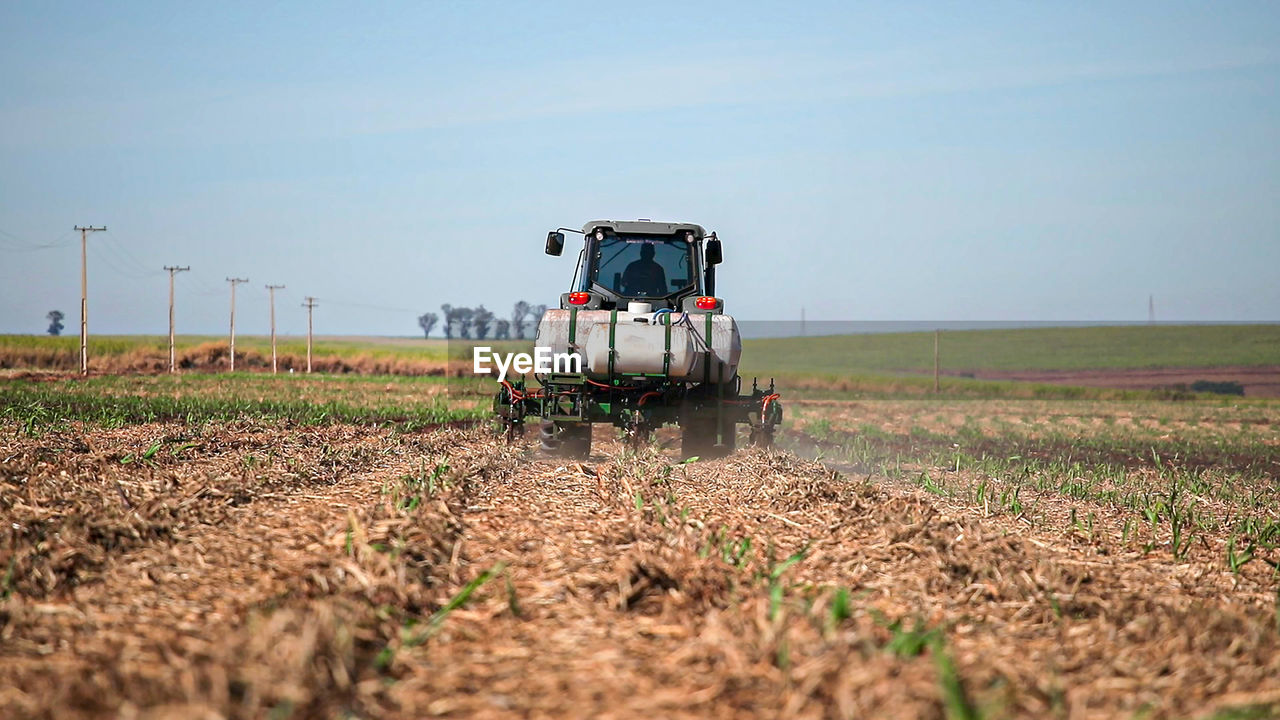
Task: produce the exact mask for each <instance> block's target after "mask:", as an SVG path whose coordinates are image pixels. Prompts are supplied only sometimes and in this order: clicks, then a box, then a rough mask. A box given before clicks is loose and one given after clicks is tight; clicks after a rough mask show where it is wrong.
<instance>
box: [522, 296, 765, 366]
mask: <svg viewBox="0 0 1280 720" xmlns="http://www.w3.org/2000/svg"><path fill="white" fill-rule="evenodd" d="M637 305H648V303H631V306H630V307H628V309H627V310H619V311H618V313H617V319H616V322H614V321H612V319H613V312H612V311H610V310H578V311H577V312H576V317H575V316H574V315H575V313H573V311H571V310H548V311H547V312H546V313H545V314H544V315H543V316H542V320H541V321H540V322H539V323H538V334H537V338H536V341H535V342H536V344H537V345H538V346H539V347H547V348H550V349H551V352H553V353H577V354H578V355H579V356H580V357H581V358H582V368H583V371H584V372H586V374H587V376H588V377H591V378H593V379H606V378H608V377H609V373H610V363H609V360H610V355H611V354H612V357H613V365H612V371H613V374H614V375H615V376H616V375H619V374H638V373H643V374H649V375H664V374H665V375H666V376H668V377H670V378H671V379H673V380H681V381H685V382H703V381H704V380H706V379H707V378H708V377H709V378H710V380H711V381H712V382H729V381H731V380H733V379H734V378H735V377H737V375H738V360H739V358H741V356H742V336H741V335H740V334H739V333H738V324H737V323H736V322H735V321H734V319H733V318H732V317H730V316H729V315H722V314H710V315H704V314H689V315H684V314H682V313H661V314H659V315H656V316H655V314H654V313H652V312H648V308H643V307H635V306H637ZM632 310H643V312H633V311H632ZM655 317H656V318H657V319H656V320H655ZM708 318H709V319H710V325H709V327H708ZM667 324H670V325H671V328H670V332H671V339H670V345H669V352H670V361H669V362H667V361H665V359H664V358H665V357H666V353H667V352H668V340H667ZM571 326H572V327H571ZM708 357H709V358H710V361H711V362H710V366H709V368H708V366H707V362H706V361H707V359H708Z"/></svg>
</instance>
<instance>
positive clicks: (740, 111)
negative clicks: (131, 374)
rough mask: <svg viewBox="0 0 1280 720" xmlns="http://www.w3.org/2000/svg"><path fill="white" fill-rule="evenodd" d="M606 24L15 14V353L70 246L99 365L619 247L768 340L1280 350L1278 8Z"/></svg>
mask: <svg viewBox="0 0 1280 720" xmlns="http://www.w3.org/2000/svg"><path fill="white" fill-rule="evenodd" d="M611 5H615V4H612V3H599V2H584V3H560V2H539V3H534V2H500V3H485V2H466V3H454V2H412V3H411V2H405V3H380V2H361V3H329V2H324V3H303V2H297V3H270V2H252V3H235V2H219V3H167V2H155V3H147V2H119V3H90V2H79V3H62V2H39V3H20V2H6V3H0V332H4V333H40V332H43V331H44V328H45V326H46V325H47V321H46V320H45V314H46V313H47V312H48V311H49V310H52V309H59V310H62V311H63V312H64V313H65V314H66V318H67V319H66V320H65V322H66V325H67V328H68V332H71V333H74V331H75V328H76V326H77V324H78V321H79V311H78V304H79V280H80V274H79V271H80V267H79V234H78V233H75V232H73V231H72V227H73V226H74V225H86V224H92V225H105V226H106V227H107V228H108V230H107V232H103V233H95V234H93V235H91V236H90V238H89V241H88V245H89V255H88V262H89V306H90V309H89V320H90V330H91V332H93V333H146V334H152V333H155V334H160V333H164V332H166V330H167V319H168V315H167V293H168V278H167V274H166V273H165V272H164V271H163V270H162V269H161V268H162V267H163V266H165V265H183V266H190V267H191V268H192V270H191V272H189V273H182V274H179V275H178V276H177V278H176V287H177V291H176V297H177V300H176V302H177V323H178V332H179V333H200V334H214V333H221V332H224V331H225V328H226V324H227V311H228V300H229V293H228V287H227V283H226V282H225V278H227V277H228V276H238V277H247V278H249V279H250V281H251V282H249V283H247V284H245V285H241V286H240V287H239V290H238V295H237V300H238V308H237V310H238V312H237V329H238V331H239V332H243V333H247V334H260V333H265V332H267V329H268V307H267V292H266V290H265V289H264V286H265V285H266V284H268V283H272V284H282V285H285V289H284V290H282V291H280V292H279V293H278V294H277V315H278V322H279V328H280V332H282V333H288V334H296V333H301V332H304V331H305V327H306V313H305V310H303V309H302V307H301V304H302V302H303V299H304V297H306V296H313V297H315V298H317V304H318V307H317V309H316V311H315V313H316V314H315V326H316V332H317V333H320V334H362V335H412V334H414V333H416V332H417V327H416V317H417V315H418V314H421V313H422V312H426V311H435V312H439V306H440V305H441V304H442V303H450V304H452V305H455V306H458V305H466V306H474V305H478V304H481V303H483V304H484V305H486V307H488V308H489V309H491V310H495V311H496V312H497V313H498V314H499V315H500V316H501V315H505V314H507V313H508V312H509V308H510V307H511V305H512V303H513V302H514V301H516V300H519V299H525V300H528V301H529V302H531V303H535V304H536V303H549V304H551V305H553V306H554V305H555V303H556V301H557V297H558V295H559V293H560V292H562V291H564V290H566V289H567V288H568V285H569V283H570V281H571V279H572V276H573V267H572V266H573V263H574V256H576V253H575V252H573V251H572V250H568V251H566V253H565V255H564V256H562V257H559V258H553V257H548V256H546V255H544V254H543V252H542V247H543V243H544V239H545V236H546V232H547V231H548V230H551V229H554V228H556V227H558V226H569V227H577V226H580V225H581V224H582V223H583V222H585V221H587V220H591V219H596V218H615V219H634V218H653V219H662V220H673V221H681V222H696V223H699V224H701V225H703V226H704V227H707V228H708V229H711V230H715V231H716V232H717V233H718V235H719V237H721V238H722V239H723V241H724V254H725V263H724V264H723V265H722V266H721V268H720V275H719V280H718V288H717V290H718V293H719V294H720V295H721V296H722V297H724V298H725V302H726V310H727V311H728V312H730V313H732V314H734V315H736V316H737V317H739V318H742V319H746V320H785V319H795V318H798V317H799V315H800V311H801V308H804V310H805V313H806V316H807V318H808V319H809V320H947V321H966V320H984V321H986V320H1011V321H1023V320H1034V321H1081V320H1099V321H1102V320H1111V321H1115V320H1146V317H1147V305H1148V298H1149V297H1151V296H1154V300H1155V306H1156V314H1157V318H1158V319H1160V320H1163V321H1172V320H1188V321H1214V320H1223V321H1277V320H1280V40H1278V39H1280V4H1277V3H1274V2H1230V3H1203V2H1196V3H1183V2H1172V1H1160V2H1150V3H1146V2H1124V3H1115V2H1096V3H1094V2H1063V3H1048V2H1046V3H1028V2H1009V3H969V2H965V3H905V2H887V3H852V2H800V3H783V2H769V3H756V2H725V3H702V2H688V1H687V0H686V1H685V2H680V3H659V2H647V3H631V4H628V5H627V6H626V7H622V8H618V7H608V6H611ZM574 237H575V236H572V235H570V236H569V240H570V242H571V243H573V242H576V241H575V240H574Z"/></svg>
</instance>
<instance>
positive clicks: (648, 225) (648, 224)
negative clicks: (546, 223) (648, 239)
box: [582, 220, 707, 238]
mask: <svg viewBox="0 0 1280 720" xmlns="http://www.w3.org/2000/svg"><path fill="white" fill-rule="evenodd" d="M601 227H604V228H610V229H612V230H613V231H614V232H616V233H624V234H631V233H636V234H640V235H674V234H676V233H678V232H686V231H692V232H693V235H694V237H696V238H701V237H704V236H705V235H706V234H707V231H706V230H704V229H703V228H702V226H701V225H694V224H693V223H671V222H654V221H652V220H592V221H591V222H589V223H587V224H586V225H583V226H582V233H583V234H584V235H589V234H591V233H592V232H594V231H595V229H596V228H601Z"/></svg>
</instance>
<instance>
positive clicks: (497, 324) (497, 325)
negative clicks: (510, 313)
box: [493, 318, 511, 340]
mask: <svg viewBox="0 0 1280 720" xmlns="http://www.w3.org/2000/svg"><path fill="white" fill-rule="evenodd" d="M493 339H494V340H510V339H511V321H510V320H503V319H502V318H498V319H497V320H494V321H493Z"/></svg>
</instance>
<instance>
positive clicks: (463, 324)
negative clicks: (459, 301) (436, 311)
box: [453, 307, 476, 340]
mask: <svg viewBox="0 0 1280 720" xmlns="http://www.w3.org/2000/svg"><path fill="white" fill-rule="evenodd" d="M475 314H476V311H475V310H472V309H471V308H469V307H461V308H454V309H453V315H454V319H455V320H456V321H457V323H458V334H459V335H461V336H462V338H463V339H465V340H470V339H471V317H472V316H473V315H475Z"/></svg>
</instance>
